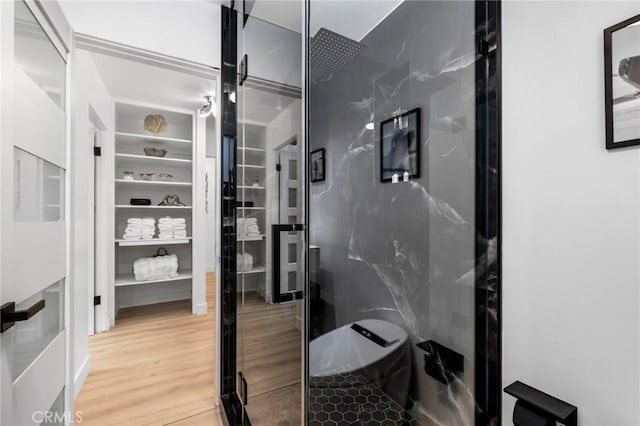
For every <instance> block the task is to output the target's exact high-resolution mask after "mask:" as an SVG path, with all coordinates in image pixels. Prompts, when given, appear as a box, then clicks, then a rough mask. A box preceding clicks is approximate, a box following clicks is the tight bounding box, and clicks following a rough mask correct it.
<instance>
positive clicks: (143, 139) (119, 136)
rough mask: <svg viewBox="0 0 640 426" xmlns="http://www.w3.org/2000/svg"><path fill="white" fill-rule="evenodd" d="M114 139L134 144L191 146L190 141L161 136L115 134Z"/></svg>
mask: <svg viewBox="0 0 640 426" xmlns="http://www.w3.org/2000/svg"><path fill="white" fill-rule="evenodd" d="M115 136H116V138H117V139H118V140H120V141H136V142H147V141H151V142H160V143H170V144H173V143H186V144H191V143H192V142H191V139H178V138H165V137H163V136H153V135H144V134H139V133H128V132H116V134H115Z"/></svg>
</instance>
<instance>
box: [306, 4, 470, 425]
mask: <svg viewBox="0 0 640 426" xmlns="http://www.w3.org/2000/svg"><path fill="white" fill-rule="evenodd" d="M312 3H313V2H312ZM360 4H361V5H362V7H375V2H370V3H360ZM312 6H313V4H312ZM311 11H312V12H311V20H313V7H312V8H311ZM474 22H475V21H474V3H473V2H451V1H445V2H424V1H420V2H405V3H403V4H401V5H400V6H399V7H398V8H397V9H396V10H395V11H394V12H393V13H392V14H390V15H389V16H388V17H387V18H386V19H385V20H384V21H383V22H381V23H380V24H379V25H377V26H376V27H375V28H374V29H373V30H372V31H371V32H370V33H369V34H368V35H367V36H366V37H365V38H364V39H363V40H362V41H361V42H362V43H363V44H364V45H366V49H365V50H364V51H363V52H362V53H361V54H360V55H359V56H358V57H356V59H354V60H353V61H351V62H350V63H349V64H347V65H346V66H345V67H344V68H343V69H342V70H340V71H339V72H335V73H329V72H327V71H322V70H320V69H317V68H312V70H311V77H312V78H311V80H312V84H311V88H310V123H309V132H310V144H311V150H313V149H317V148H325V149H326V156H327V158H326V161H327V173H326V174H327V178H326V181H324V182H320V183H313V184H312V185H311V189H310V206H309V210H310V236H311V241H310V243H311V244H312V245H316V246H318V247H320V272H319V279H318V280H319V286H320V293H319V294H320V298H321V300H322V301H323V302H324V307H313V308H312V312H311V315H312V316H314V315H320V314H321V313H322V314H324V316H325V317H324V319H323V320H324V327H319V328H317V329H316V331H317V332H320V333H323V332H328V331H330V329H331V328H332V327H339V326H341V325H344V324H348V323H350V322H353V321H357V320H360V319H364V318H379V319H385V320H388V321H391V322H394V323H396V324H398V325H400V326H401V327H403V328H404V329H405V330H406V331H407V332H408V333H409V335H410V337H411V340H412V347H413V348H414V353H413V365H412V366H411V368H412V371H413V373H412V376H413V378H412V383H411V395H410V397H411V399H412V400H413V401H414V404H413V405H412V407H411V412H412V413H413V415H414V417H415V418H417V419H418V420H419V421H420V423H421V424H446V425H451V424H456V425H463V424H473V395H472V392H473V391H472V390H473V372H474V366H473V360H474V333H475V325H474V289H473V284H474V282H473V275H472V274H473V265H474V261H473V254H474V242H475V230H474V227H473V223H474V204H475V199H474V193H475V152H474V150H475V125H474V123H475V99H474V84H475V70H474V61H475V38H474V31H475V28H474V25H475V24H474ZM413 108H420V109H421V132H422V134H421V141H420V144H421V170H422V176H421V177H419V178H416V179H414V180H411V181H410V182H408V183H405V182H400V183H398V184H392V183H381V182H380V140H379V139H380V136H379V134H380V133H379V132H380V122H381V121H384V120H386V119H387V118H390V117H392V116H393V115H394V111H396V110H398V109H402V110H411V109H413ZM369 122H373V123H375V129H374V130H367V129H365V124H367V123H369ZM313 309H316V311H315V312H314V311H313ZM319 310H322V311H323V312H319ZM429 339H433V340H436V341H438V342H439V343H441V344H443V345H445V346H448V347H450V348H451V349H453V350H455V351H457V352H459V353H461V354H463V355H464V357H465V372H464V373H463V374H461V375H460V379H459V380H457V381H455V382H454V383H453V384H452V385H450V386H445V385H443V384H441V383H439V382H437V381H436V380H434V379H433V378H431V377H429V376H427V374H426V373H425V371H424V368H423V352H422V351H421V350H420V349H418V348H416V346H415V344H416V343H418V342H421V341H425V340H429Z"/></svg>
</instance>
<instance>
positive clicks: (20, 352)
mask: <svg viewBox="0 0 640 426" xmlns="http://www.w3.org/2000/svg"><path fill="white" fill-rule="evenodd" d="M42 299H44V301H45V307H44V309H42V310H41V311H40V312H38V313H37V314H36V315H35V316H33V317H32V318H31V319H30V320H29V321H19V322H16V323H15V325H14V326H13V327H12V328H10V329H9V330H8V331H7V332H6V333H10V338H11V342H10V345H11V352H12V356H11V357H10V359H11V377H12V378H13V380H16V379H17V378H18V377H19V376H20V375H21V374H22V373H23V372H24V371H25V370H26V368H27V367H28V366H29V365H31V363H32V362H33V361H34V360H35V359H36V358H37V357H38V356H39V355H40V353H41V352H42V351H43V350H44V349H45V348H46V347H47V346H48V345H49V344H50V343H51V342H52V341H53V339H55V337H56V336H57V335H58V334H60V332H61V331H62V330H63V329H64V281H63V280H60V281H57V282H56V283H54V284H52V285H50V286H49V287H47V288H45V289H44V290H42V291H40V292H38V293H36V294H34V295H33V296H31V297H29V298H28V299H26V300H24V301H22V302H20V303H18V304H17V305H16V310H22V309H27V308H29V307H30V306H32V305H33V304H34V303H36V302H38V301H39V300H42Z"/></svg>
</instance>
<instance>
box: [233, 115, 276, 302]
mask: <svg viewBox="0 0 640 426" xmlns="http://www.w3.org/2000/svg"><path fill="white" fill-rule="evenodd" d="M243 131H244V133H243V134H242V135H241V138H240V144H239V145H240V146H239V147H238V152H237V158H238V172H237V177H238V186H237V190H238V191H237V198H238V201H240V202H252V203H253V205H252V206H251V207H248V206H247V207H237V215H238V217H239V218H255V219H256V220H257V224H258V228H259V232H260V235H238V237H237V238H236V240H237V242H238V244H237V247H238V248H237V250H238V253H249V254H251V256H252V258H253V267H252V268H251V269H250V270H248V271H243V272H238V280H239V281H241V285H238V288H241V289H243V290H244V291H248V290H249V291H251V290H255V291H258V292H262V291H263V290H262V289H264V288H265V286H266V281H267V272H268V271H267V268H266V267H265V266H264V265H266V264H267V250H268V249H269V247H270V245H269V243H268V241H267V239H268V237H267V232H268V227H269V223H268V215H267V208H266V206H267V199H268V198H267V191H266V184H267V150H266V148H267V137H266V135H267V132H266V127H265V126H262V125H257V124H248V123H244V125H243Z"/></svg>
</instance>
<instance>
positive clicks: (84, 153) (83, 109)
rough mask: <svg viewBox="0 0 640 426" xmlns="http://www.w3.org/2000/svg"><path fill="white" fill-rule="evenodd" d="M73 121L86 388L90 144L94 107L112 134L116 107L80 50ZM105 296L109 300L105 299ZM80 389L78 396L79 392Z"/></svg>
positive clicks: (77, 289)
mask: <svg viewBox="0 0 640 426" xmlns="http://www.w3.org/2000/svg"><path fill="white" fill-rule="evenodd" d="M72 67H73V68H72V71H71V81H72V87H71V90H72V95H71V103H72V109H71V111H72V115H71V131H72V134H71V166H70V175H69V178H70V179H71V200H70V205H71V206H72V210H71V212H70V213H71V224H72V227H71V254H72V256H73V257H72V259H73V262H72V263H71V268H72V280H73V281H72V284H71V292H72V297H71V301H72V302H71V303H72V306H71V309H72V310H73V312H74V315H73V316H72V318H73V324H72V332H73V338H74V346H73V352H74V353H73V368H74V377H75V378H76V379H77V384H78V385H81V384H82V381H83V380H84V376H85V375H86V373H88V356H89V340H88V322H89V321H93V318H89V286H93V280H94V277H93V271H92V270H90V269H91V268H90V265H91V264H92V263H93V260H92V259H91V257H92V255H93V239H92V238H88V235H89V234H91V233H93V227H92V226H93V224H92V223H90V220H92V219H91V218H92V217H93V202H92V201H93V200H92V199H91V196H92V193H93V192H92V188H90V187H89V185H88V184H87V183H88V179H89V177H90V176H93V163H94V157H93V140H92V139H90V138H89V127H90V126H91V122H90V121H89V105H91V107H92V108H93V109H94V111H95V112H96V113H97V114H98V116H99V117H100V119H101V120H102V122H103V124H104V125H105V126H106V127H107V129H111V130H112V129H113V127H112V123H113V117H112V115H113V114H112V110H113V108H112V106H111V105H112V104H111V97H110V96H109V92H107V89H106V87H105V86H104V84H103V82H102V80H101V79H100V76H99V74H98V71H97V69H96V68H95V65H94V64H93V62H92V61H91V57H90V55H89V54H88V53H87V52H85V51H81V50H78V51H76V55H75V58H74V61H73V63H72ZM105 296H106V295H105ZM79 390H80V389H79V386H78V387H77V388H76V389H75V393H76V394H77V393H78V392H79Z"/></svg>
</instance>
